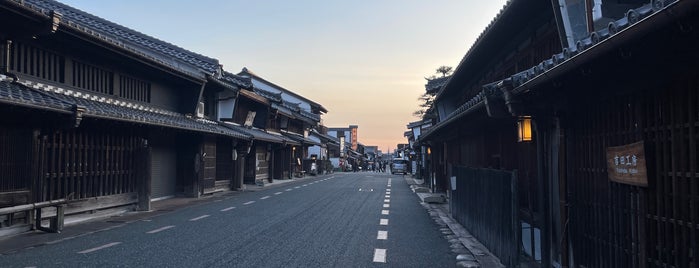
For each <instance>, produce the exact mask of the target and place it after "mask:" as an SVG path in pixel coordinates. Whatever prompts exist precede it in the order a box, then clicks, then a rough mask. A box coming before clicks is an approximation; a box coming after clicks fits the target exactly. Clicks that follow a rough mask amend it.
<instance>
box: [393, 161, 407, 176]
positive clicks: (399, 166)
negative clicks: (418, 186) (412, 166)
mask: <svg viewBox="0 0 699 268" xmlns="http://www.w3.org/2000/svg"><path fill="white" fill-rule="evenodd" d="M396 173H401V174H408V160H405V159H393V162H391V174H396Z"/></svg>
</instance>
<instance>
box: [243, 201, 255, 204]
mask: <svg viewBox="0 0 699 268" xmlns="http://www.w3.org/2000/svg"><path fill="white" fill-rule="evenodd" d="M252 203H255V201H248V202H245V203H243V205H250V204H252Z"/></svg>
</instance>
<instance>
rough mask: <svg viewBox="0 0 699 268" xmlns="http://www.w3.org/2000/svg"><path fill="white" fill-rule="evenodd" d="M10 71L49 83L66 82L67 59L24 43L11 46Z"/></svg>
mask: <svg viewBox="0 0 699 268" xmlns="http://www.w3.org/2000/svg"><path fill="white" fill-rule="evenodd" d="M10 70H11V71H13V72H17V73H21V74H25V75H30V76H34V77H38V78H41V79H45V80H49V81H54V82H59V83H63V82H64V81H65V59H64V58H63V57H62V56H60V55H57V54H55V53H52V52H49V51H46V50H43V49H40V48H37V47H33V46H30V45H27V44H23V43H13V44H12V45H11V46H10Z"/></svg>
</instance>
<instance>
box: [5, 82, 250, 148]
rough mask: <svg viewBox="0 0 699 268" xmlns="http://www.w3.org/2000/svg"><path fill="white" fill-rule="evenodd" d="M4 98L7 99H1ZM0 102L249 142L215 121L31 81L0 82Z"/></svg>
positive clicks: (239, 134)
mask: <svg viewBox="0 0 699 268" xmlns="http://www.w3.org/2000/svg"><path fill="white" fill-rule="evenodd" d="M2 96H8V97H2ZM0 100H8V101H7V102H13V103H17V104H20V105H22V104H24V105H27V106H31V107H36V108H41V107H50V108H54V109H58V110H65V111H72V108H73V107H74V106H75V105H77V106H81V107H84V108H85V113H84V116H85V117H94V118H101V119H107V120H116V121H124V122H130V123H140V124H146V125H157V126H163V127H170V128H177V129H183V130H190V131H197V132H205V133H211V134H219V135H225V136H230V137H234V138H238V139H246V140H249V139H250V138H251V136H250V135H247V134H245V133H242V132H240V131H236V130H234V129H232V128H227V127H224V126H221V125H219V123H218V122H215V121H211V120H205V119H196V118H190V117H187V116H185V115H183V114H179V113H175V112H171V111H166V110H162V109H157V108H154V107H150V106H146V105H143V104H138V103H132V102H128V101H124V100H118V99H113V98H109V97H103V96H98V95H95V94H91V93H85V92H80V91H73V90H66V89H63V88H57V87H53V86H49V85H44V84H41V83H35V82H31V81H21V84H20V83H10V82H0Z"/></svg>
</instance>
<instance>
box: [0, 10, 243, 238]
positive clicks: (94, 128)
mask: <svg viewBox="0 0 699 268" xmlns="http://www.w3.org/2000/svg"><path fill="white" fill-rule="evenodd" d="M85 17H89V18H91V19H90V20H87V21H82V20H81V18H85ZM123 33H131V34H132V35H130V36H131V37H132V39H129V41H124V42H125V43H119V44H116V43H115V41H114V40H115V39H114V38H115V36H116V35H119V34H123ZM146 39H147V40H146ZM0 42H1V43H0V44H1V45H0V48H1V51H2V53H0V111H2V112H3V114H5V115H6V116H5V117H3V119H0V174H2V175H0V208H4V209H10V210H8V211H13V212H11V213H8V214H4V215H0V235H4V234H9V233H12V232H14V231H18V230H19V231H21V230H24V228H25V227H36V226H32V225H33V224H34V223H33V222H34V221H33V219H32V218H33V217H34V216H35V215H40V214H39V213H37V214H34V211H32V210H23V211H17V212H14V210H12V209H11V208H13V207H22V205H26V204H36V203H41V202H44V201H56V200H67V205H66V208H65V213H68V214H72V213H80V212H84V211H94V210H99V209H105V208H113V207H123V208H126V209H129V208H138V209H144V210H148V209H150V202H151V200H152V199H154V198H155V199H159V198H167V197H170V196H174V195H185V196H198V195H200V194H203V193H207V192H211V191H215V190H218V189H220V188H222V187H223V188H225V187H230V188H236V187H234V185H232V184H231V181H236V179H237V180H242V174H240V175H238V174H239V173H237V172H236V170H237V169H236V166H238V164H237V163H236V161H235V160H233V156H232V152H231V151H232V148H236V147H237V146H241V145H244V144H245V143H246V142H249V140H250V139H251V137H250V136H249V135H246V134H243V133H241V132H237V131H235V130H234V127H226V126H223V125H222V124H221V123H220V122H215V121H212V120H211V119H210V118H211V117H212V116H213V115H214V114H215V112H216V110H215V109H212V107H214V108H215V103H213V104H212V103H211V101H207V100H206V99H207V97H209V95H207V94H208V93H207V94H203V92H217V91H221V89H220V87H222V85H221V84H223V86H227V87H229V88H233V89H236V88H237V87H238V86H246V84H245V83H244V79H240V80H236V81H233V82H231V81H232V80H229V81H228V82H225V81H224V82H220V81H218V80H216V79H215V78H213V77H212V76H207V75H204V73H207V72H211V73H212V74H213V73H214V72H216V71H217V70H216V68H217V67H219V65H218V63H217V61H216V60H214V59H210V58H206V57H204V56H201V55H198V54H195V53H192V52H190V51H186V50H182V49H181V48H177V47H173V46H172V45H169V44H166V43H164V42H162V41H160V40H157V39H153V38H151V37H148V36H145V35H142V34H140V33H137V32H134V31H133V30H130V29H127V28H125V27H121V26H119V25H116V24H112V23H110V22H107V21H104V20H103V19H100V18H96V17H92V16H91V15H89V14H85V13H83V12H81V11H79V10H76V9H73V8H71V7H68V6H65V5H63V4H60V3H57V2H52V1H39V2H34V1H3V2H1V3H0ZM130 42H133V43H130ZM138 42H151V43H157V44H163V46H162V47H156V48H152V49H151V48H147V49H146V48H144V47H142V46H139V45H138V44H137V43H138ZM158 49H174V50H179V52H180V54H177V55H175V56H173V55H168V54H166V53H165V52H164V51H160V50H158ZM180 56H182V57H190V56H191V58H194V59H196V60H197V61H192V62H185V59H184V58H177V57H180ZM172 62H178V63H177V64H171V63H172ZM209 80H211V81H213V82H211V83H208V84H209V88H208V89H207V86H206V85H207V81H209ZM240 81H243V82H240ZM215 82H218V83H215ZM247 83H249V80H248V82H247ZM205 89H206V90H205ZM199 96H202V97H201V98H200V97H199ZM199 102H202V103H203V102H206V103H209V104H212V105H211V106H210V107H209V109H208V110H205V111H201V114H202V115H201V116H199V117H197V114H198V113H197V112H199V111H197V109H198V108H199V107H198V105H197V104H198V103H199ZM217 156H219V157H218V158H217ZM241 158H242V157H241ZM238 162H242V161H238ZM219 181H221V182H226V183H221V182H219ZM50 214H51V213H49V214H48V215H47V214H46V213H45V214H43V216H44V217H46V216H49V217H50V216H51V215H50Z"/></svg>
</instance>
